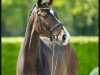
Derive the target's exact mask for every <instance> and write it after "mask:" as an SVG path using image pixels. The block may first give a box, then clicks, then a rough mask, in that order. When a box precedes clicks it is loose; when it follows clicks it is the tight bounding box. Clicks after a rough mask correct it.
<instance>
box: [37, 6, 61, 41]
mask: <svg viewBox="0 0 100 75" xmlns="http://www.w3.org/2000/svg"><path fill="white" fill-rule="evenodd" d="M36 8H37V9H36V10H37V11H36V16H37V22H38V29H39V30H38V31H39V32H40V30H41V26H42V27H43V28H44V30H46V31H47V32H48V36H49V38H50V40H51V41H53V40H58V35H55V34H53V33H52V31H53V30H54V29H56V28H57V27H60V28H59V30H58V34H59V31H60V29H61V27H62V26H63V24H62V23H61V22H60V23H57V24H55V25H52V26H53V27H50V28H49V27H47V26H46V25H45V24H43V23H42V21H41V18H40V16H39V15H38V12H39V9H50V8H38V7H37V6H36ZM44 21H45V22H46V23H47V21H46V20H44ZM40 34H41V32H40Z"/></svg>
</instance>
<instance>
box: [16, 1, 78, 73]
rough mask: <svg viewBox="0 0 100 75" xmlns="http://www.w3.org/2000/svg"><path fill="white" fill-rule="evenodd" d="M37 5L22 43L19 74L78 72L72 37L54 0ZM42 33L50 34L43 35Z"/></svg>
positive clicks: (18, 64)
mask: <svg viewBox="0 0 100 75" xmlns="http://www.w3.org/2000/svg"><path fill="white" fill-rule="evenodd" d="M41 2H42V0H38V2H37V4H36V5H35V6H34V8H33V9H32V11H31V14H30V16H29V21H28V24H27V27H26V34H25V40H24V42H23V44H22V46H21V49H20V52H19V56H18V62H17V71H16V74H17V75H77V56H76V53H75V50H74V48H73V47H72V46H71V44H70V43H69V39H70V36H69V34H68V32H67V31H66V29H65V28H64V25H63V24H62V23H61V22H60V21H59V20H58V18H57V15H56V13H55V12H54V11H53V10H52V9H51V8H50V5H51V4H52V0H50V1H49V2H46V3H41ZM40 34H41V35H43V36H46V37H45V38H40Z"/></svg>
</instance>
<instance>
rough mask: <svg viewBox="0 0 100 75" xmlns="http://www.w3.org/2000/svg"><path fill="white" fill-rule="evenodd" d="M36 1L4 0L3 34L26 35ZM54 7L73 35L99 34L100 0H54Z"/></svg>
mask: <svg viewBox="0 0 100 75" xmlns="http://www.w3.org/2000/svg"><path fill="white" fill-rule="evenodd" d="M44 1H48V0H44ZM34 2H36V0H2V36H24V33H25V29H26V24H27V16H28V14H29V12H30V10H31V8H32V6H33V5H34ZM52 8H53V9H54V10H55V11H56V12H57V14H58V17H59V19H60V21H61V22H62V23H64V25H65V26H66V28H67V30H68V31H69V33H70V34H71V35H98V0H54V2H53V4H52Z"/></svg>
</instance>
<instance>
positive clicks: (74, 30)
mask: <svg viewBox="0 0 100 75" xmlns="http://www.w3.org/2000/svg"><path fill="white" fill-rule="evenodd" d="M36 1H37V0H2V75H16V62H17V57H18V53H19V50H20V46H21V44H22V42H23V39H24V34H25V29H26V25H27V17H28V14H29V12H30V10H31V8H32V6H33V5H34V3H35V2H36ZM44 1H48V0H44ZM52 8H53V9H54V10H55V11H56V12H57V15H58V17H59V19H60V21H61V22H63V23H64V25H65V27H66V29H67V30H68V32H69V33H70V35H71V36H72V37H71V43H72V45H73V46H74V48H75V49H76V53H77V56H78V75H89V74H90V72H91V71H92V70H93V69H94V68H95V67H97V66H98V0H54V2H53V4H52Z"/></svg>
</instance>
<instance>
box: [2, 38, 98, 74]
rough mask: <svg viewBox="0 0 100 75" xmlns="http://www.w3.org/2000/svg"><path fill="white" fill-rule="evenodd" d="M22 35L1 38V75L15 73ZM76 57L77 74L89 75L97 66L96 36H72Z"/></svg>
mask: <svg viewBox="0 0 100 75" xmlns="http://www.w3.org/2000/svg"><path fill="white" fill-rule="evenodd" d="M22 42H23V37H10V38H9V37H3V38H2V75H16V62H17V57H18V53H19V50H20V45H21V43H22ZM71 43H72V45H73V46H74V48H75V49H76V53H77V57H78V75H89V73H90V72H91V70H92V69H93V68H95V67H97V66H98V37H88V36H85V37H83V36H77V37H75V36H73V37H72V38H71Z"/></svg>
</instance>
